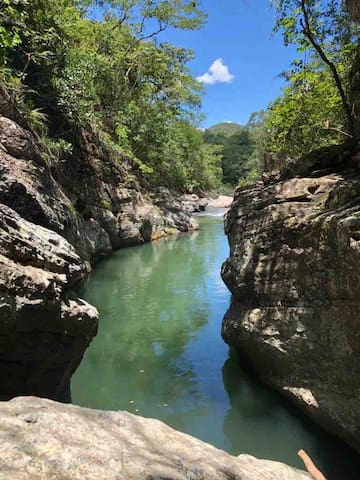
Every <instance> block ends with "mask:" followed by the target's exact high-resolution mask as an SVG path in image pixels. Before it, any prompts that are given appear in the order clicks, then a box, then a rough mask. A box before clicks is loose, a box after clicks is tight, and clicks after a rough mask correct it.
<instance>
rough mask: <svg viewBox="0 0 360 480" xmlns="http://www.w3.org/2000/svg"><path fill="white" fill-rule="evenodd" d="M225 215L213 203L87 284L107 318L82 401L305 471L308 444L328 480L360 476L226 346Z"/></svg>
mask: <svg viewBox="0 0 360 480" xmlns="http://www.w3.org/2000/svg"><path fill="white" fill-rule="evenodd" d="M224 213H225V209H221V210H218V209H216V210H215V209H210V208H209V209H208V210H207V211H205V212H201V213H198V214H197V217H196V218H197V220H198V222H199V224H200V230H199V231H197V232H194V233H190V234H184V235H180V236H172V237H168V238H164V239H161V240H159V241H157V242H153V243H148V244H145V245H141V246H137V247H130V248H127V249H123V250H119V251H118V252H116V253H114V254H113V255H112V256H111V257H109V258H107V259H105V260H103V261H102V262H101V263H100V264H99V265H98V266H97V268H96V269H95V270H94V271H93V272H92V273H91V274H90V275H89V277H88V278H87V279H86V280H85V281H84V282H82V283H81V284H80V285H79V286H78V289H77V292H76V293H77V295H79V296H80V297H81V298H84V299H85V300H86V301H88V302H90V303H92V304H93V305H96V306H97V308H98V309H99V312H100V314H101V322H100V325H99V332H98V335H97V337H96V338H95V339H94V341H93V342H92V344H91V346H90V347H89V349H88V350H87V352H86V353H85V356H84V359H83V361H82V363H81V365H80V366H79V368H78V369H77V371H76V373H75V375H74V376H73V380H72V384H71V388H72V397H73V403H75V404H77V405H80V406H84V407H90V408H95V409H101V410H127V411H129V412H131V413H134V414H136V415H142V416H145V417H150V418H157V419H159V420H161V421H163V422H165V423H166V424H167V425H169V426H171V427H172V428H175V429H177V430H179V431H182V432H184V433H187V434H189V435H192V436H193V437H195V438H198V439H201V440H202V441H205V442H207V443H209V444H211V445H213V446H215V447H217V448H219V449H221V450H224V451H226V452H227V453H229V454H231V455H235V456H237V455H239V454H241V453H247V454H250V455H254V456H256V457H258V458H266V459H268V460H276V461H280V462H283V463H285V464H287V465H290V466H293V467H297V468H303V465H302V462H301V461H300V459H298V457H297V455H296V453H297V451H298V450H300V449H304V450H306V452H307V453H309V454H310V456H311V457H312V458H313V459H314V461H315V463H316V464H318V466H319V467H320V468H321V469H322V470H323V472H324V474H326V476H327V478H328V480H343V479H344V478H347V479H348V480H358V471H359V470H360V459H359V458H358V456H356V455H355V454H352V452H351V451H350V449H349V448H346V445H344V444H342V443H341V442H340V441H337V440H336V439H334V438H332V437H331V436H330V435H327V434H326V433H325V432H323V431H322V429H321V428H319V427H317V426H316V425H315V424H314V423H312V422H310V421H309V420H308V419H307V418H306V417H304V416H303V415H301V414H300V412H299V411H298V410H297V409H295V408H293V407H292V406H291V405H289V402H288V401H287V400H286V399H283V398H282V397H281V396H280V395H278V394H277V393H275V392H273V391H271V389H270V388H268V387H265V386H263V385H262V384H261V383H260V382H259V381H258V380H257V379H256V378H255V377H254V375H253V374H252V373H251V372H248V371H247V369H246V368H245V367H244V365H243V363H242V361H241V359H239V358H238V356H237V355H236V352H234V351H230V352H229V348H228V346H227V345H226V344H225V343H224V342H223V340H222V338H221V336H220V327H221V320H222V317H223V314H224V312H225V311H226V309H227V308H228V306H229V304H230V292H229V291H228V290H227V288H226V287H225V285H224V283H223V282H222V280H221V278H220V267H221V264H222V262H223V260H224V258H226V256H227V255H228V245H227V241H226V237H225V235H224V231H223V218H222V215H223V214H224ZM269 438H271V442H269V441H268V439H269Z"/></svg>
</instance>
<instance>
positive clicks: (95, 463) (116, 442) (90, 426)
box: [0, 397, 311, 480]
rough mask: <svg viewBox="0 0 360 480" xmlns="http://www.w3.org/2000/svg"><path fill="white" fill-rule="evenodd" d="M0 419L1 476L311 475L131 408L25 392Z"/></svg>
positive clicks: (0, 408) (68, 479)
mask: <svg viewBox="0 0 360 480" xmlns="http://www.w3.org/2000/svg"><path fill="white" fill-rule="evenodd" d="M0 422H1V432H2V433H1V445H0V451H1V464H0V479H1V480H2V479H4V480H5V479H6V480H7V479H10V478H11V479H16V480H38V479H40V478H44V479H45V478H46V479H50V478H53V479H60V478H61V480H84V479H86V480H103V479H106V480H165V479H166V480H190V479H191V480H230V479H233V480H311V477H310V476H309V475H308V474H307V473H305V472H302V471H301V470H297V469H294V468H291V467H288V466H287V465H284V464H282V463H278V462H273V461H268V460H258V459H256V458H254V457H251V456H249V455H240V456H239V457H233V456H231V455H229V454H227V453H225V452H223V451H221V450H218V449H216V448H215V447H212V446H210V445H208V444H206V443H204V442H202V441H200V440H196V439H195V438H192V437H190V436H189V435H185V434H184V433H180V432H177V431H176V430H173V429H172V428H170V427H168V426H166V425H165V424H164V423H162V422H160V421H159V420H152V419H146V418H142V417H139V416H135V415H132V414H130V413H127V412H103V411H97V410H90V409H86V408H80V407H75V406H72V405H63V404H59V403H56V402H52V401H50V400H43V399H38V398H34V397H27V398H17V399H14V400H12V401H10V402H7V403H0ZM294 455H296V452H294Z"/></svg>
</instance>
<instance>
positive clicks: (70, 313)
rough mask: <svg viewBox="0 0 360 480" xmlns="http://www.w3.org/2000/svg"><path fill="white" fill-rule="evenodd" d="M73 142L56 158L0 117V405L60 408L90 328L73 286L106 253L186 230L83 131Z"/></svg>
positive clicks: (183, 217)
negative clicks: (50, 402) (24, 398)
mask: <svg viewBox="0 0 360 480" xmlns="http://www.w3.org/2000/svg"><path fill="white" fill-rule="evenodd" d="M2 107H3V104H2ZM10 110H11V109H10ZM73 141H74V144H73V145H72V148H73V150H72V154H68V155H56V153H54V151H52V150H51V149H48V148H47V147H46V145H43V144H41V143H40V142H39V141H38V139H37V138H36V137H35V136H34V135H33V134H32V133H31V132H30V131H28V130H26V129H25V128H24V127H23V126H20V125H19V124H18V123H16V122H15V121H14V120H11V119H9V118H6V117H4V116H1V115H0V377H1V382H0V398H1V399H8V398H11V397H13V396H16V395H21V394H23V395H31V394H32V395H39V396H45V397H49V398H53V399H57V400H62V401H69V400H70V386H69V385H70V378H71V375H72V374H73V372H74V371H75V369H76V368H77V366H78V364H79V363H80V361H81V358H82V356H83V354H84V351H85V349H86V347H87V346H88V344H89V342H90V341H91V339H92V338H93V337H94V335H95V334H96V331H97V321H98V313H97V311H96V309H95V308H94V307H92V306H91V305H88V304H87V303H86V302H84V301H82V300H80V299H77V298H73V296H72V295H71V287H72V286H73V284H74V283H75V282H76V281H78V280H80V279H81V278H83V277H84V276H85V275H86V274H87V273H88V272H89V271H90V264H92V263H95V262H96V261H97V260H98V259H100V258H101V257H103V256H105V255H108V254H109V253H110V252H111V251H112V250H113V249H115V248H119V247H122V246H128V245H134V244H139V243H143V242H145V241H150V240H151V239H152V238H154V236H156V235H160V236H162V235H165V234H166V233H167V230H168V229H172V230H176V231H187V230H191V229H194V228H196V224H195V223H194V222H193V220H192V219H191V213H190V212H187V211H185V209H183V208H182V205H181V204H178V205H177V206H176V208H175V209H172V210H171V211H170V209H169V208H168V206H166V205H165V206H162V205H160V204H159V205H157V204H156V202H155V201H153V200H152V199H151V198H150V197H149V196H147V195H146V193H145V192H142V191H141V189H140V186H139V184H138V183H136V182H135V180H134V178H133V175H132V174H131V169H130V167H129V166H128V165H127V163H126V162H127V161H126V159H125V158H124V159H122V158H117V157H116V156H115V154H113V153H112V152H109V151H108V150H106V149H105V148H104V147H103V145H102V143H101V141H99V142H96V139H94V138H93V137H92V136H91V135H90V134H89V133H87V132H84V131H78V132H76V133H74V135H73ZM157 200H159V202H160V200H161V199H159V198H157ZM169 203H171V199H169Z"/></svg>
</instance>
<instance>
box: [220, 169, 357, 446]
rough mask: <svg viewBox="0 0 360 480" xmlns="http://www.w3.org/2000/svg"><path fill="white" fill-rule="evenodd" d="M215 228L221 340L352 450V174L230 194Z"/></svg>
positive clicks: (354, 195)
mask: <svg viewBox="0 0 360 480" xmlns="http://www.w3.org/2000/svg"><path fill="white" fill-rule="evenodd" d="M225 223H226V225H225V230H226V233H227V235H228V238H229V243H230V256H229V258H228V259H227V260H226V262H225V263H224V265H223V268H222V276H223V279H224V281H225V283H226V285H227V286H228V288H229V289H230V290H231V292H232V293H233V301H232V305H231V308H230V310H229V311H228V312H227V314H226V316H225V318H224V321H223V327H222V335H223V337H224V339H225V341H226V342H228V343H229V344H231V345H234V346H236V347H237V348H238V349H239V351H240V353H241V354H242V355H244V357H245V358H247V359H248V360H249V361H250V363H251V364H252V365H253V366H254V367H255V369H256V371H257V372H258V374H259V375H260V376H261V378H262V379H263V380H264V381H265V382H267V383H269V384H270V385H272V386H274V387H275V388H277V389H278V390H280V391H281V392H283V393H284V394H286V395H287V396H288V397H290V398H292V399H293V400H294V401H296V402H297V403H298V404H299V405H300V406H301V407H302V408H303V409H305V411H307V412H308V413H309V414H310V415H311V416H313V417H314V418H315V419H316V420H318V421H319V422H320V423H321V424H322V425H323V426H325V427H326V428H327V429H328V430H330V431H332V432H334V433H335V434H337V435H339V436H340V437H342V438H343V439H345V440H346V441H347V442H348V443H350V444H351V445H352V446H354V447H355V448H357V449H358V450H360V401H359V400H360V300H359V286H360V176H359V173H358V172H357V171H356V170H351V169H349V170H346V171H344V173H342V174H328V175H323V176H321V174H320V175H319V174H318V173H316V172H314V175H313V176H312V177H308V178H290V179H284V180H282V181H281V180H278V181H273V182H272V183H269V184H268V185H264V184H263V183H260V184H258V185H256V186H254V187H252V188H247V189H242V190H241V189H238V190H237V192H236V194H235V198H234V202H233V204H232V207H231V209H230V211H229V212H228V214H227V218H226V222H225Z"/></svg>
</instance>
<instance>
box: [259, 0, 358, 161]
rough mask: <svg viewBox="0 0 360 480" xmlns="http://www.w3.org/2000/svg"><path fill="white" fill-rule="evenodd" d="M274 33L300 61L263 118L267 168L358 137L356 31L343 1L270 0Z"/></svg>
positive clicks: (262, 145) (262, 147)
mask: <svg viewBox="0 0 360 480" xmlns="http://www.w3.org/2000/svg"><path fill="white" fill-rule="evenodd" d="M272 3H273V5H274V6H275V9H276V25H275V30H281V31H282V33H283V37H284V42H285V44H289V43H292V44H295V45H296V46H297V49H298V52H299V56H300V57H301V59H300V60H295V61H294V63H293V66H292V70H291V71H289V72H285V73H284V74H283V75H284V76H285V78H286V80H287V85H286V87H285V88H284V90H283V93H282V95H281V96H280V97H279V98H278V99H277V100H275V102H273V103H272V104H271V105H270V107H269V109H268V111H267V112H266V114H265V116H264V122H263V125H264V126H263V128H262V129H261V130H260V137H259V138H258V141H257V145H258V146H259V148H260V150H261V151H262V152H263V157H264V159H265V163H266V166H267V168H270V169H271V168H272V167H274V166H275V167H279V166H280V167H281V166H282V165H283V163H284V162H286V161H287V160H288V159H290V158H296V157H301V156H302V155H304V154H307V153H309V152H311V151H313V150H316V149H318V148H321V147H325V146H329V145H332V144H338V143H341V142H343V141H344V140H346V139H349V138H353V139H356V133H355V128H354V112H355V110H356V109H355V108H354V106H353V105H352V101H351V82H350V77H351V74H350V72H351V69H352V65H353V64H354V59H355V56H356V52H357V51H358V50H359V47H358V45H359V27H358V26H356V25H355V24H354V23H352V22H351V20H350V18H349V15H348V12H347V10H346V9H345V8H344V4H343V2H342V1H341V0H324V1H321V2H319V1H317V0H306V1H305V0H273V1H272Z"/></svg>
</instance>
